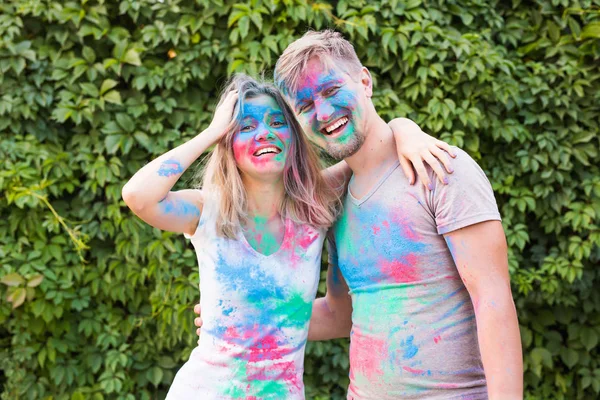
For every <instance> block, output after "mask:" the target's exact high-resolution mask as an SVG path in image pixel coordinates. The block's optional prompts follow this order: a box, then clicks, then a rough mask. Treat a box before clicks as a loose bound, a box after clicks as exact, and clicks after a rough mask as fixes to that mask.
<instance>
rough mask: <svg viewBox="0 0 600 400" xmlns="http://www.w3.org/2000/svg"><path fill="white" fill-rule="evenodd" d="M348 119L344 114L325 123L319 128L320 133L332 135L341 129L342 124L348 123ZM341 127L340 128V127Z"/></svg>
mask: <svg viewBox="0 0 600 400" xmlns="http://www.w3.org/2000/svg"><path fill="white" fill-rule="evenodd" d="M348 121H349V119H348V117H346V116H345V115H344V116H342V117H340V118H337V119H335V120H333V121H332V122H331V123H329V124H327V125H325V126H324V127H323V128H321V129H320V131H321V133H322V134H324V135H327V136H329V135H333V134H335V133H337V132H338V131H340V130H341V129H343V127H344V126H346V124H347V123H348ZM340 128H341V129H340Z"/></svg>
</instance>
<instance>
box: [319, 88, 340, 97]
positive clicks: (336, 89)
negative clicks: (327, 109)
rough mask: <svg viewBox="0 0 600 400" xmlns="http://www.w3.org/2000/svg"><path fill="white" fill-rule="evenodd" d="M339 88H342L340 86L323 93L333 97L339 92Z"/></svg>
mask: <svg viewBox="0 0 600 400" xmlns="http://www.w3.org/2000/svg"><path fill="white" fill-rule="evenodd" d="M339 88H340V87H339V86H333V87H330V88H328V89H326V90H325V92H323V94H324V95H325V96H331V95H332V94H334V93H335V92H337V91H338V89H339Z"/></svg>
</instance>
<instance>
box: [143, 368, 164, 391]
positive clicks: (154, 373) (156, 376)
mask: <svg viewBox="0 0 600 400" xmlns="http://www.w3.org/2000/svg"><path fill="white" fill-rule="evenodd" d="M146 377H147V378H148V380H149V381H150V382H151V383H152V384H153V385H154V386H155V387H156V386H158V385H159V384H160V382H161V381H162V378H163V371H162V369H161V368H159V367H152V368H150V369H149V370H148V372H146Z"/></svg>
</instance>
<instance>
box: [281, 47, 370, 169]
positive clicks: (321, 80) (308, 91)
mask: <svg viewBox="0 0 600 400" xmlns="http://www.w3.org/2000/svg"><path fill="white" fill-rule="evenodd" d="M363 74H364V73H363ZM361 77H362V74H361V76H357V77H351V76H350V75H349V74H348V73H347V72H345V71H344V70H342V69H341V68H332V69H329V70H327V69H326V68H324V67H323V65H322V63H321V62H320V61H319V60H318V59H317V58H313V59H311V60H310V61H309V63H308V65H307V69H306V72H305V73H304V74H303V75H302V76H301V77H300V85H299V87H298V91H297V93H296V95H295V97H293V98H288V100H289V101H290V103H291V104H292V106H293V108H294V112H295V113H296V116H297V117H298V121H299V122H300V125H301V126H302V128H303V129H304V132H306V134H307V135H308V136H309V138H310V140H311V141H312V142H314V143H315V144H316V145H317V146H319V147H321V148H322V149H324V150H325V151H327V153H329V155H331V156H332V157H334V158H336V159H338V160H341V159H344V158H346V157H350V156H351V155H353V154H354V153H356V152H357V151H358V149H359V148H360V147H361V146H362V144H363V143H364V141H365V124H366V118H365V111H366V104H367V94H368V93H370V85H369V83H370V81H366V82H365V81H364V80H362V79H361ZM353 78H354V79H353Z"/></svg>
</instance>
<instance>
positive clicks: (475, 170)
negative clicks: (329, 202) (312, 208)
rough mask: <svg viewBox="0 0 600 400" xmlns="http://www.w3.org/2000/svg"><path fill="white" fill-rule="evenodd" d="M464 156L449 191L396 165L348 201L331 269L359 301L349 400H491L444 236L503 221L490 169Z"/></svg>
mask: <svg viewBox="0 0 600 400" xmlns="http://www.w3.org/2000/svg"><path fill="white" fill-rule="evenodd" d="M456 152H457V154H458V156H457V157H456V159H454V161H453V167H454V169H455V172H454V173H453V174H452V175H451V176H450V179H451V181H450V184H449V185H442V184H440V183H439V181H437V180H435V177H433V175H432V176H431V178H432V182H434V186H435V187H434V190H433V191H428V190H427V189H426V188H425V187H423V185H419V184H417V185H414V186H411V185H410V184H409V182H408V179H407V178H406V177H405V176H404V174H403V172H402V170H401V168H400V167H399V164H398V163H396V164H395V165H394V167H393V168H391V169H390V170H389V171H388V172H387V173H386V174H385V175H384V176H383V177H382V178H381V179H380V181H379V182H378V183H377V184H376V185H375V186H374V187H373V188H372V189H371V191H370V192H369V193H368V194H366V195H365V196H364V197H363V198H362V199H360V200H358V199H356V198H354V197H353V196H352V194H351V193H350V190H349V191H348V194H347V196H346V199H345V200H344V212H343V214H342V216H341V217H340V219H339V220H338V221H337V222H336V224H335V225H334V227H333V237H334V240H335V244H334V243H330V262H331V265H332V267H333V268H336V267H339V268H340V270H341V272H342V275H343V276H344V278H345V280H346V282H347V284H348V286H349V288H350V294H351V296H352V305H353V313H352V323H353V326H352V333H351V336H350V337H351V345H350V386H349V388H348V399H354V400H367V399H368V400H386V399H486V398H487V388H486V381H485V376H484V372H483V367H482V363H481V355H480V352H479V346H478V342H477V328H476V322H475V314H474V311H473V305H472V303H471V299H470V297H469V293H468V292H467V290H466V288H465V286H464V284H463V282H462V281H461V278H460V276H459V274H458V271H457V269H456V265H455V264H454V260H453V259H452V255H451V253H450V250H449V248H448V245H447V244H446V241H445V240H444V237H443V234H445V233H448V232H451V231H454V230H457V229H460V228H464V227H466V226H469V225H473V224H476V223H479V222H483V221H489V220H500V214H499V212H498V207H497V205H496V201H495V199H494V194H493V192H492V188H491V186H490V183H489V181H488V180H487V178H486V176H485V174H484V172H483V171H482V170H481V168H480V167H479V166H478V165H477V164H476V163H475V161H473V159H471V157H470V156H469V155H468V154H467V153H465V152H464V151H462V150H460V149H456ZM481 268H485V265H481Z"/></svg>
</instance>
